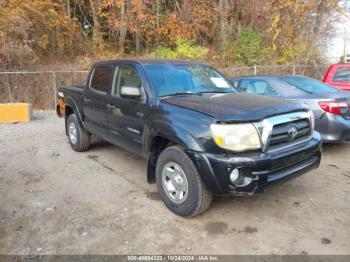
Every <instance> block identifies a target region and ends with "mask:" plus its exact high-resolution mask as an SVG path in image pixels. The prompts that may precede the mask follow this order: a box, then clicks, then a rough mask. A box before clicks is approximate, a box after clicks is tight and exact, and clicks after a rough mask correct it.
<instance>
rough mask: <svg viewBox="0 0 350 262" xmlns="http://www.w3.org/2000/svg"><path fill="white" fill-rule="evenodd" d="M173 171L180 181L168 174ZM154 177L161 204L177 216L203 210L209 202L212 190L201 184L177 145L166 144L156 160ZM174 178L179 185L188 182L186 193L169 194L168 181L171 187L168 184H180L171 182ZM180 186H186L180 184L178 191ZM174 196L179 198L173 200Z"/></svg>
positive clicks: (195, 170)
mask: <svg viewBox="0 0 350 262" xmlns="http://www.w3.org/2000/svg"><path fill="white" fill-rule="evenodd" d="M179 167H180V169H179ZM174 171H175V174H176V175H175V177H180V180H177V179H175V178H174V177H173V179H169V178H168V177H167V176H168V174H169V175H170V176H174V175H173V174H174ZM179 174H180V175H179ZM184 176H185V177H184ZM182 178H186V179H182ZM156 180H157V187H158V192H159V194H160V196H161V198H162V200H163V202H164V204H165V205H166V206H167V207H168V208H169V209H170V210H171V211H172V212H174V213H175V214H177V215H179V216H183V217H192V216H195V215H198V214H200V213H203V212H204V211H205V210H206V209H208V207H209V206H210V204H211V202H212V193H211V192H210V191H209V190H208V189H207V188H206V187H205V185H204V184H203V182H202V179H201V177H200V175H199V174H198V171H197V169H196V167H195V166H194V164H193V162H192V160H191V159H190V158H189V157H188V156H187V155H186V153H185V152H184V151H183V150H182V149H181V147H179V146H172V147H168V148H166V149H165V150H164V151H163V152H162V153H161V154H160V156H159V157H158V160H157V167H156ZM173 180H175V182H176V181H177V182H179V181H180V185H183V184H185V185H187V191H188V192H186V193H181V194H176V193H175V194H174V193H170V191H171V190H170V191H169V190H168V189H169V184H170V188H172V186H171V185H176V186H178V185H179V184H178V183H177V182H176V183H172V181H173ZM173 188H176V187H173ZM183 188H186V186H185V187H183V186H180V189H181V190H182V189H183ZM181 190H180V192H181ZM182 192H184V191H182ZM177 195H178V196H179V198H178V199H176V196H177ZM181 196H183V197H182V199H180V198H181Z"/></svg>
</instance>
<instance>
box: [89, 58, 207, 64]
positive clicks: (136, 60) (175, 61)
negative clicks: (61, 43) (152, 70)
mask: <svg viewBox="0 0 350 262" xmlns="http://www.w3.org/2000/svg"><path fill="white" fill-rule="evenodd" d="M120 62H124V63H135V64H140V65H159V64H171V65H205V63H202V62H198V61H190V60H178V59H159V58H131V59H115V60H107V61H101V62H98V63H96V64H95V66H97V65H106V64H115V63H120Z"/></svg>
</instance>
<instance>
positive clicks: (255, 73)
mask: <svg viewBox="0 0 350 262" xmlns="http://www.w3.org/2000/svg"><path fill="white" fill-rule="evenodd" d="M254 75H255V76H256V75H257V71H256V65H254Z"/></svg>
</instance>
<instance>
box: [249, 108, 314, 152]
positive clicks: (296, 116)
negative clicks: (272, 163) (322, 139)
mask: <svg viewBox="0 0 350 262" xmlns="http://www.w3.org/2000/svg"><path fill="white" fill-rule="evenodd" d="M304 119H305V120H308V121H309V126H310V129H311V132H310V134H309V136H307V137H306V138H305V139H302V140H298V141H291V142H290V143H288V144H287V145H285V146H283V147H278V148H274V149H270V148H269V145H270V139H271V135H272V131H273V127H274V126H276V125H279V124H284V123H289V122H294V121H298V120H304ZM253 124H254V126H255V128H256V129H257V130H258V131H259V133H260V138H261V145H262V151H263V152H264V153H272V152H276V151H280V150H283V149H286V148H289V147H293V146H296V145H299V144H302V143H305V142H306V141H308V140H310V139H311V137H312V133H313V130H314V126H313V115H312V112H311V111H308V112H305V111H301V112H294V113H289V114H283V115H277V116H273V117H269V118H266V119H264V120H263V121H260V122H255V123H253Z"/></svg>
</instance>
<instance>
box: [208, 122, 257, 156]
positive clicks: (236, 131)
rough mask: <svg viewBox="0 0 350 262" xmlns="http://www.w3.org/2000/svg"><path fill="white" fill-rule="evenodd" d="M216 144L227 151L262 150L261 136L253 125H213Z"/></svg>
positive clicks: (211, 127) (212, 131)
mask: <svg viewBox="0 0 350 262" xmlns="http://www.w3.org/2000/svg"><path fill="white" fill-rule="evenodd" d="M210 129H211V133H212V136H213V139H214V141H215V143H216V144H217V145H218V146H219V147H222V148H225V149H227V150H231V151H236V152H242V151H246V150H253V149H259V148H261V143H260V136H259V133H258V131H257V130H256V128H255V126H253V125H252V124H212V125H211V126H210Z"/></svg>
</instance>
